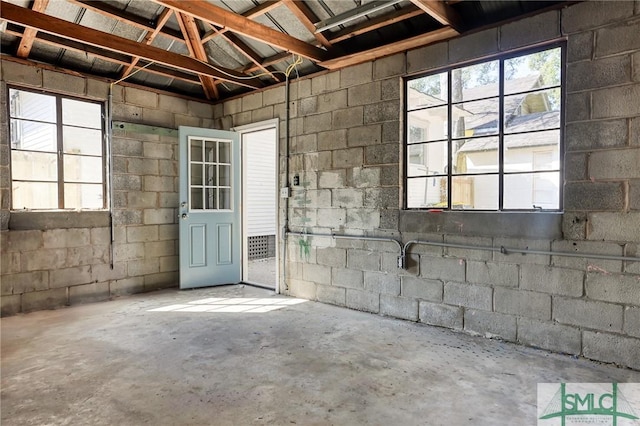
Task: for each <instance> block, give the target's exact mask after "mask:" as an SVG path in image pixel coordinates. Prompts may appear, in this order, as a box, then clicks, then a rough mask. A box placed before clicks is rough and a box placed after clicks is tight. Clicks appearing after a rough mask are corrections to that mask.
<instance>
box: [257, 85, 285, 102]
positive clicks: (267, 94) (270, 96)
mask: <svg viewBox="0 0 640 426" xmlns="http://www.w3.org/2000/svg"><path fill="white" fill-rule="evenodd" d="M284 101H285V88H284V86H280V87H275V88H273V89H268V90H265V91H264V92H262V104H263V105H275V104H280V103H283V102H284Z"/></svg>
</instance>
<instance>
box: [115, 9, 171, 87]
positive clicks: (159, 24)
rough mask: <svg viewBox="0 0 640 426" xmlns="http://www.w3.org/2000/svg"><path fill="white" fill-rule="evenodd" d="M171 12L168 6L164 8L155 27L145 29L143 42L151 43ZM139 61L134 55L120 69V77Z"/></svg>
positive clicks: (125, 74)
mask: <svg viewBox="0 0 640 426" xmlns="http://www.w3.org/2000/svg"><path fill="white" fill-rule="evenodd" d="M172 13H173V10H172V9H169V8H168V7H165V8H164V10H163V11H162V13H161V14H160V16H159V17H158V20H157V21H156V28H155V29H154V30H153V31H147V34H145V36H144V44H147V45H149V44H151V43H152V42H153V40H154V39H155V38H156V36H157V35H158V34H159V33H160V31H161V30H162V27H164V25H165V24H166V23H167V21H168V20H169V18H170V17H171V14H172ZM139 61H140V57H139V56H136V57H135V58H133V60H132V61H131V63H130V64H129V65H128V66H127V67H126V68H125V69H124V71H122V74H121V75H120V78H124V77H126V76H128V75H129V74H130V73H131V71H133V69H134V68H135V66H136V65H137V64H138V62H139Z"/></svg>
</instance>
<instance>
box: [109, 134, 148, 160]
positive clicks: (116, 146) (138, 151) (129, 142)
mask: <svg viewBox="0 0 640 426" xmlns="http://www.w3.org/2000/svg"><path fill="white" fill-rule="evenodd" d="M111 147H112V148H111V151H112V152H113V155H114V156H118V155H122V156H126V157H132V156H136V157H140V156H141V155H142V142H140V141H136V140H133V139H123V138H113V141H112V143H111Z"/></svg>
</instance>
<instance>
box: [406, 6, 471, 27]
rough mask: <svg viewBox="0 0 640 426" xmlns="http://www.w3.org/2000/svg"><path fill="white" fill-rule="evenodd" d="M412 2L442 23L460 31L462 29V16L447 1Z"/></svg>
mask: <svg viewBox="0 0 640 426" xmlns="http://www.w3.org/2000/svg"><path fill="white" fill-rule="evenodd" d="M411 2H412V3H413V4H415V5H416V6H418V7H419V8H420V9H422V10H424V11H425V12H426V13H428V14H429V15H431V17H432V18H433V19H435V20H436V21H438V22H440V23H441V24H442V25H445V26H450V27H451V28H453V29H455V30H456V31H458V32H460V31H461V30H462V26H463V25H462V24H463V23H462V18H461V17H460V15H459V14H458V12H456V11H455V9H453V8H452V7H451V6H449V5H448V4H447V3H444V2H442V1H440V0H411Z"/></svg>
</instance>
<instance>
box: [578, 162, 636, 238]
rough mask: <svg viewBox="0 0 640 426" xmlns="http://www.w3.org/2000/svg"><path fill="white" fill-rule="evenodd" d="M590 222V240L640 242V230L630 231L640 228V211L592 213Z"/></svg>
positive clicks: (588, 236)
mask: <svg viewBox="0 0 640 426" xmlns="http://www.w3.org/2000/svg"><path fill="white" fill-rule="evenodd" d="M639 164H640V163H639ZM588 223H589V226H588V234H587V239H589V240H597V241H629V242H640V232H629V230H630V229H640V212H630V213H612V212H611V213H607V212H601V213H600V212H597V213H591V214H590V215H589V222H588Z"/></svg>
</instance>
